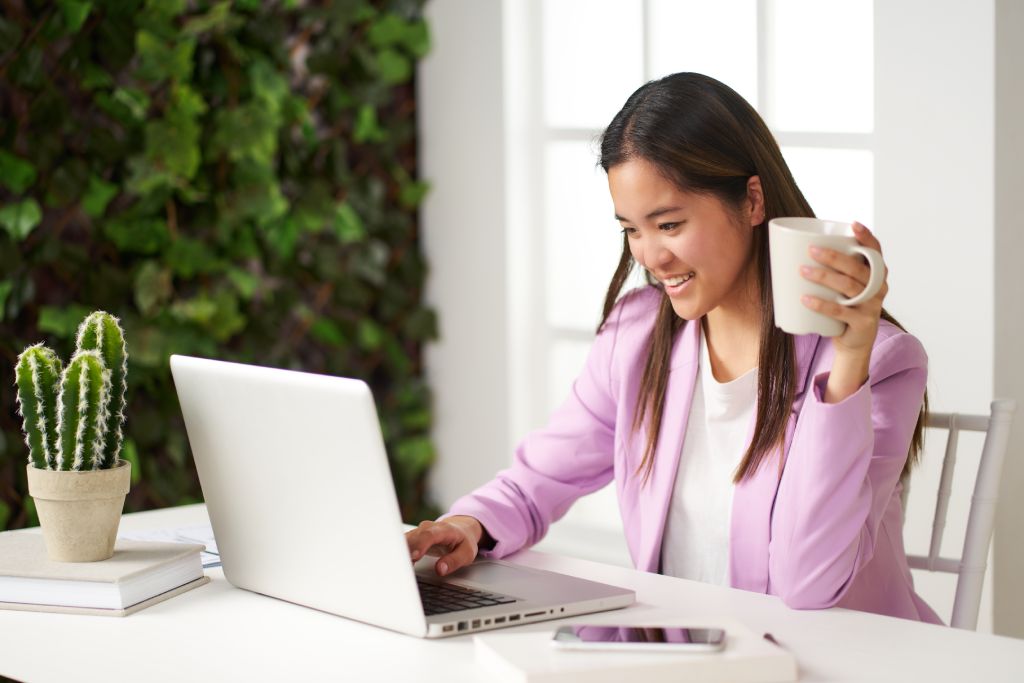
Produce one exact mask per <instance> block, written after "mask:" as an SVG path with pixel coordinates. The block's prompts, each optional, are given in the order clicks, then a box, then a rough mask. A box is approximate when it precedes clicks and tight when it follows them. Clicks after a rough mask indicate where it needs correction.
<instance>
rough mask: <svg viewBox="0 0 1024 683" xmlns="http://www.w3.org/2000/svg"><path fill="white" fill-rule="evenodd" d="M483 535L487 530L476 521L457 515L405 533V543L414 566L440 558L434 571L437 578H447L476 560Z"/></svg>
mask: <svg viewBox="0 0 1024 683" xmlns="http://www.w3.org/2000/svg"><path fill="white" fill-rule="evenodd" d="M483 533H484V527H483V525H482V524H480V522H479V521H477V519H476V518H475V517H469V516H468V515H454V516H452V517H447V518H445V519H443V520H441V521H440V522H431V521H429V520H426V521H423V522H420V525H419V526H418V527H416V528H415V529H413V530H412V531H407V532H406V533H405V540H406V542H407V543H408V544H409V554H410V556H411V557H412V561H413V562H415V561H416V560H418V559H420V558H421V557H423V556H424V555H426V554H427V553H430V554H439V555H440V556H441V557H440V558H439V559H438V561H437V563H436V564H434V571H435V572H437V575H438V576H446V575H448V574H451V573H452V572H453V571H455V570H456V569H459V568H461V567H465V566H466V565H467V564H470V563H471V562H472V561H473V560H474V559H475V558H476V554H477V550H478V548H479V544H480V539H481V538H482V537H483ZM431 551H434V552H432V553H431Z"/></svg>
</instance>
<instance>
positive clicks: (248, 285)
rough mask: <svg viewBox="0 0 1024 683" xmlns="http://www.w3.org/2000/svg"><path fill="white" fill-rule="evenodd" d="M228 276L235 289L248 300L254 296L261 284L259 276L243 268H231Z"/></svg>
mask: <svg viewBox="0 0 1024 683" xmlns="http://www.w3.org/2000/svg"><path fill="white" fill-rule="evenodd" d="M227 276H228V280H229V281H230V282H231V284H232V285H234V287H235V290H236V291H237V292H238V293H239V295H241V297H242V298H243V299H245V300H247V301H248V300H249V299H251V298H252V297H253V295H254V294H255V293H256V289H257V288H258V287H259V284H260V281H259V278H257V277H256V276H255V275H253V274H252V273H249V272H247V271H244V270H242V269H241V268H229V269H228V271H227Z"/></svg>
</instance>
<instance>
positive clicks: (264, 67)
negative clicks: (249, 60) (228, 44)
mask: <svg viewBox="0 0 1024 683" xmlns="http://www.w3.org/2000/svg"><path fill="white" fill-rule="evenodd" d="M249 84H250V85H251V86H252V94H253V97H254V98H255V99H256V100H258V101H259V102H261V103H262V104H263V106H264V107H266V108H267V109H268V110H269V111H270V112H271V113H272V114H274V115H275V116H277V115H278V114H279V113H280V112H281V109H282V105H283V103H284V101H285V98H287V97H288V91H289V88H288V81H287V80H286V79H285V77H284V75H282V74H281V73H280V72H279V71H277V70H276V69H274V67H273V66H272V65H271V63H270V62H268V61H267V60H265V59H260V60H257V61H255V62H253V64H252V66H250V67H249Z"/></svg>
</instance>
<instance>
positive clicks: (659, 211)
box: [615, 206, 683, 221]
mask: <svg viewBox="0 0 1024 683" xmlns="http://www.w3.org/2000/svg"><path fill="white" fill-rule="evenodd" d="M682 208H683V207H681V206H663V207H661V208H660V209H655V210H654V211H651V212H650V213H649V214H647V216H646V218H647V219H648V220H650V219H651V218H657V217H658V216H660V215H662V214H665V213H669V212H671V211H679V210H681V209H682ZM615 220H617V221H626V220H629V219H628V218H623V217H622V216H620V215H619V214H615Z"/></svg>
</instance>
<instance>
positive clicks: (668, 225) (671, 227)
mask: <svg viewBox="0 0 1024 683" xmlns="http://www.w3.org/2000/svg"><path fill="white" fill-rule="evenodd" d="M685 222H686V221H677V222H675V223H661V224H660V225H659V226H658V228H659V229H660V230H675V229H676V227H677V226H680V225H682V224H683V223H685Z"/></svg>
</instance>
